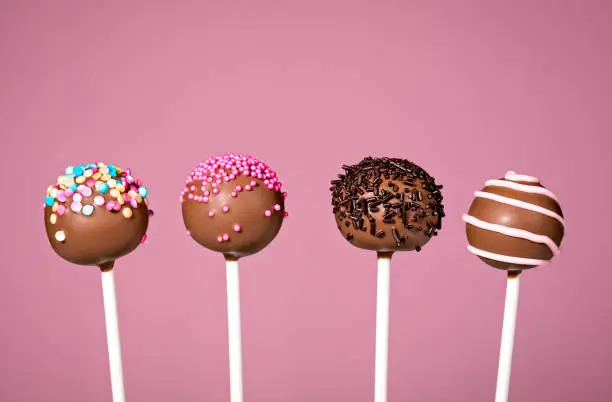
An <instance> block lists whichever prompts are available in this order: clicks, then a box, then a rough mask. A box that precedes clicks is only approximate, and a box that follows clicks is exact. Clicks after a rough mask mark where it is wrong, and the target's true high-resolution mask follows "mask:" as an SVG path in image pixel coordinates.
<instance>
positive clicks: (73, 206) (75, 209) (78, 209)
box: [70, 202, 83, 212]
mask: <svg viewBox="0 0 612 402" xmlns="http://www.w3.org/2000/svg"><path fill="white" fill-rule="evenodd" d="M70 209H71V210H72V212H81V209H83V204H81V203H80V202H73V203H72V204H71V205H70Z"/></svg>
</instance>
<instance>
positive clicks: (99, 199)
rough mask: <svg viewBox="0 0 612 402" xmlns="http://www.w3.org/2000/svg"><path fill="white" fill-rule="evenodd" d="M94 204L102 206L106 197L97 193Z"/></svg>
mask: <svg viewBox="0 0 612 402" xmlns="http://www.w3.org/2000/svg"><path fill="white" fill-rule="evenodd" d="M94 204H96V205H97V206H99V207H101V206H102V205H104V197H102V196H101V195H97V196H95V197H94Z"/></svg>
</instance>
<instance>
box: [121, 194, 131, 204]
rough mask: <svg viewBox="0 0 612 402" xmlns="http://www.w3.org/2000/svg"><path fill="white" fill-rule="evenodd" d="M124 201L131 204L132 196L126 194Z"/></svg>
mask: <svg viewBox="0 0 612 402" xmlns="http://www.w3.org/2000/svg"><path fill="white" fill-rule="evenodd" d="M123 199H124V200H125V202H130V200H131V199H132V197H130V195H129V194H128V193H124V194H123Z"/></svg>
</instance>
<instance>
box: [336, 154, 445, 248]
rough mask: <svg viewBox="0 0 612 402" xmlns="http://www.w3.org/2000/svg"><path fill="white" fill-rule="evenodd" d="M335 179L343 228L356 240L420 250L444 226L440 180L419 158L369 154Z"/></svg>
mask: <svg viewBox="0 0 612 402" xmlns="http://www.w3.org/2000/svg"><path fill="white" fill-rule="evenodd" d="M343 168H344V170H345V171H346V173H345V174H340V175H338V179H336V180H333V181H332V187H331V189H330V190H331V191H332V205H333V213H334V215H335V217H336V224H337V226H338V229H339V230H340V232H341V233H342V235H343V236H344V237H345V239H346V240H348V241H349V242H350V243H351V244H352V245H354V246H356V247H359V248H363V249H367V250H374V251H379V252H394V251H411V250H416V251H420V250H421V248H422V247H423V246H424V245H425V244H426V243H427V242H428V241H429V240H430V239H431V237H432V236H436V235H437V234H438V230H440V228H441V227H442V226H441V225H442V217H444V207H443V205H442V194H441V193H440V189H441V188H442V186H441V185H437V184H436V182H435V179H434V178H433V177H431V176H430V175H429V174H428V173H427V172H426V171H424V170H423V169H421V168H420V167H419V166H417V165H415V164H414V163H412V162H410V161H407V160H405V159H397V158H372V157H367V158H365V159H363V160H362V161H361V162H359V163H358V164H357V165H353V166H346V165H345V166H343Z"/></svg>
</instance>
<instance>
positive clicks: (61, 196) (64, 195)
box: [57, 191, 66, 202]
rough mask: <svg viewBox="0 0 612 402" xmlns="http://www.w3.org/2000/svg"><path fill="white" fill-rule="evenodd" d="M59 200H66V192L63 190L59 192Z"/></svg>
mask: <svg viewBox="0 0 612 402" xmlns="http://www.w3.org/2000/svg"><path fill="white" fill-rule="evenodd" d="M57 200H58V201H59V202H66V194H65V193H64V192H63V191H60V192H58V193H57Z"/></svg>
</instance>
